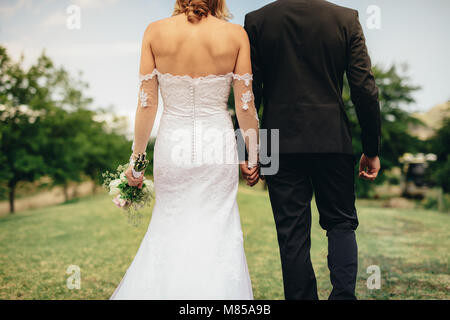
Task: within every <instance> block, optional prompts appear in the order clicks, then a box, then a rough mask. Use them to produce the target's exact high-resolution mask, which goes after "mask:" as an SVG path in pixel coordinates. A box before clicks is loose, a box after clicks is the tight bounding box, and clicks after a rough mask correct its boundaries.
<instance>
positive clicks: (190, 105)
mask: <svg viewBox="0 0 450 320" xmlns="http://www.w3.org/2000/svg"><path fill="white" fill-rule="evenodd" d="M156 74H157V75H158V80H159V85H160V88H161V96H162V99H163V101H164V108H165V112H166V113H170V114H175V115H180V116H183V115H184V116H192V115H193V112H194V111H195V116H202V115H208V114H215V113H221V112H223V111H226V109H227V102H228V97H229V95H230V88H231V81H232V79H233V74H232V73H229V74H226V75H222V76H215V75H211V76H206V77H199V78H192V77H190V76H174V75H171V74H167V73H165V74H162V73H160V72H158V71H156Z"/></svg>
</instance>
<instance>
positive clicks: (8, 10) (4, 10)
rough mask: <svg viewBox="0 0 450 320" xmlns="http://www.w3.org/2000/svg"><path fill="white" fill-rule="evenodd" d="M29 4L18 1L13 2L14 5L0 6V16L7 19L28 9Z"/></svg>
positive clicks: (28, 2) (29, 2) (24, 1)
mask: <svg viewBox="0 0 450 320" xmlns="http://www.w3.org/2000/svg"><path fill="white" fill-rule="evenodd" d="M31 3H32V2H31V1H26V0H19V1H17V2H15V3H14V4H9V5H7V4H1V5H0V16H3V17H8V18H9V17H11V16H13V15H14V14H16V13H17V12H19V11H20V10H22V9H25V8H30V7H31Z"/></svg>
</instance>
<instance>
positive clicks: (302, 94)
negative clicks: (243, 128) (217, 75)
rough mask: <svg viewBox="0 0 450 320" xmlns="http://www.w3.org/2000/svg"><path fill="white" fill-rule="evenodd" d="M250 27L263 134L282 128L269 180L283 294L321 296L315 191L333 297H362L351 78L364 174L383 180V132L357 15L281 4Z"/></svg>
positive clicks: (288, 1)
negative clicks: (314, 257) (314, 247)
mask: <svg viewBox="0 0 450 320" xmlns="http://www.w3.org/2000/svg"><path fill="white" fill-rule="evenodd" d="M245 29H246V31H247V33H248V36H249V39H250V44H251V51H252V52H251V53H252V66H253V76H254V82H253V90H254V94H255V102H256V106H257V108H259V107H260V104H261V101H262V102H263V105H264V111H263V119H262V128H263V129H269V130H270V129H279V130H280V131H279V133H280V140H279V149H280V154H279V156H280V167H279V171H278V173H277V174H275V175H272V176H266V179H267V184H268V187H269V194H270V201H271V204H272V209H273V212H274V217H275V223H276V227H277V233H278V243H279V246H280V254H281V264H282V270H283V280H284V290H285V297H286V299H317V298H318V296H317V286H316V278H315V275H314V270H313V267H312V264H311V259H310V247H311V237H310V231H311V200H312V196H313V193H314V195H315V200H316V204H317V208H318V210H319V214H320V225H321V227H322V228H323V229H325V230H326V231H327V237H328V268H329V269H330V278H331V283H332V285H333V290H332V292H331V295H330V297H329V298H330V299H356V296H355V283H356V274H357V269H358V249H357V245H356V238H355V229H356V228H357V226H358V218H357V215H356V209H355V190H354V166H355V162H356V161H355V158H354V156H353V150H352V140H351V134H350V128H349V122H348V119H347V115H346V112H345V109H344V102H343V100H342V87H343V76H344V73H346V74H347V78H348V82H349V85H350V89H351V99H352V101H353V104H354V105H355V108H356V114H357V116H358V119H359V123H360V126H361V131H362V144H363V152H364V153H363V155H362V157H361V160H360V167H359V176H360V178H363V179H367V180H374V179H375V178H376V177H377V174H378V171H379V170H380V161H379V158H378V154H379V150H380V131H381V129H380V122H381V121H380V105H379V102H378V89H377V87H376V85H375V81H374V76H373V74H372V71H371V62H370V58H369V55H368V53H367V48H366V44H365V38H364V34H363V31H362V28H361V24H360V22H359V19H358V12H357V11H355V10H352V9H348V8H344V7H340V6H337V5H334V4H331V3H329V2H326V1H324V0H278V1H275V2H273V3H271V4H269V5H267V6H265V7H263V8H261V9H259V10H257V11H254V12H251V13H249V14H247V16H246V18H245ZM273 143H275V142H273ZM244 176H245V173H244Z"/></svg>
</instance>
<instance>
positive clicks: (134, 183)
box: [125, 166, 144, 189]
mask: <svg viewBox="0 0 450 320" xmlns="http://www.w3.org/2000/svg"><path fill="white" fill-rule="evenodd" d="M132 169H133V168H132V166H129V167H128V169H127V170H126V171H125V176H126V177H127V179H128V185H129V186H131V187H138V188H139V189H141V188H142V185H143V184H144V173H143V172H142V173H141V176H140V177H139V178H135V177H134V176H133V170H132Z"/></svg>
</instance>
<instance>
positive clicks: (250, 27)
mask: <svg viewBox="0 0 450 320" xmlns="http://www.w3.org/2000/svg"><path fill="white" fill-rule="evenodd" d="M244 29H245V31H246V32H247V35H248V38H249V40H250V53H251V59H252V72H253V94H254V96H255V107H256V110H257V112H258V113H259V109H260V107H261V101H262V93H263V74H262V69H261V65H260V63H261V62H260V56H259V52H258V49H257V48H258V47H257V32H256V27H255V25H254V24H252V22H251V17H249V15H248V14H247V15H246V16H245V22H244Z"/></svg>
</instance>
